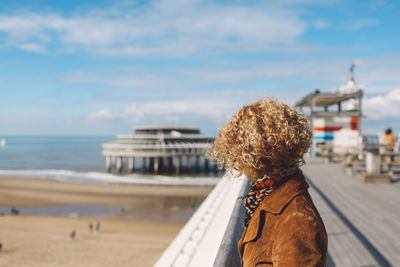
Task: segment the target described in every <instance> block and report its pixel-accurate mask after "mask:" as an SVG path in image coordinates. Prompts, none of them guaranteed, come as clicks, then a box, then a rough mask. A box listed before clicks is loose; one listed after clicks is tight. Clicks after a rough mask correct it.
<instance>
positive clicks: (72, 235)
mask: <svg viewBox="0 0 400 267" xmlns="http://www.w3.org/2000/svg"><path fill="white" fill-rule="evenodd" d="M69 236H70V237H71V240H73V239H74V238H75V236H76V230H75V229H73V230H72V231H71V233H70V234H69Z"/></svg>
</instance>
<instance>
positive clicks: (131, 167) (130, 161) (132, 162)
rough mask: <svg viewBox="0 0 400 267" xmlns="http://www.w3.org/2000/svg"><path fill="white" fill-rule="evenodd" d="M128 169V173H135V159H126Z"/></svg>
mask: <svg viewBox="0 0 400 267" xmlns="http://www.w3.org/2000/svg"><path fill="white" fill-rule="evenodd" d="M128 169H129V171H130V172H135V158H134V157H129V158H128Z"/></svg>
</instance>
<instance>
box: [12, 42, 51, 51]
mask: <svg viewBox="0 0 400 267" xmlns="http://www.w3.org/2000/svg"><path fill="white" fill-rule="evenodd" d="M17 46H18V47H19V48H20V49H22V50H25V51H29V52H36V53H44V52H45V48H44V47H43V46H42V45H39V44H37V43H22V44H20V45H17Z"/></svg>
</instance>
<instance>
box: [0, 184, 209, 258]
mask: <svg viewBox="0 0 400 267" xmlns="http://www.w3.org/2000/svg"><path fill="white" fill-rule="evenodd" d="M211 189H212V188H211V187H187V186H132V185H96V184H78V183H66V182H58V181H53V180H38V179H19V178H0V206H2V207H3V210H4V209H5V208H8V207H11V206H14V207H17V208H19V209H20V211H21V214H20V215H10V214H9V212H3V214H2V215H1V216H0V242H1V243H2V244H3V249H2V251H1V252H0V266H152V264H154V263H155V262H156V260H157V259H158V258H159V256H160V255H161V253H162V252H163V250H164V249H165V248H166V247H167V246H168V245H169V243H170V242H171V241H172V240H173V238H174V237H175V236H176V234H177V233H178V232H179V231H180V229H181V228H182V227H183V225H184V222H185V221H186V220H187V219H188V218H189V217H190V215H191V214H192V213H193V212H194V210H195V209H196V208H197V207H198V205H199V204H200V203H201V201H202V200H203V199H204V198H205V197H206V196H207V195H208V193H209V192H210V191H211ZM63 205H67V206H68V205H70V206H71V205H72V207H73V208H74V207H79V205H85V207H88V206H89V207H90V205H96V206H100V207H103V206H104V207H105V208H107V207H108V206H110V207H112V208H113V209H114V207H115V209H116V211H115V212H113V213H110V212H109V209H108V210H107V212H106V213H105V214H103V212H102V210H101V209H100V210H96V215H95V216H93V214H90V216H85V214H84V213H83V214H82V212H85V210H83V211H80V213H79V211H78V212H77V213H78V214H79V216H76V214H75V213H74V216H72V217H71V214H69V215H70V216H68V214H61V215H58V216H54V215H52V214H51V212H52V211H51V210H52V209H50V211H51V212H50V215H46V216H43V214H42V215H41V216H39V215H38V214H34V212H33V214H29V212H25V211H24V207H27V209H26V210H29V207H44V210H46V207H54V206H56V207H63ZM74 205H75V206H74ZM70 206H68V207H70ZM121 207H123V208H121ZM68 212H69V211H68ZM96 220H98V221H100V231H99V232H96V231H95V230H93V232H90V230H89V227H88V226H89V224H90V223H94V222H95V221H96ZM73 229H75V230H76V232H77V234H76V237H75V238H74V239H71V238H70V233H71V231H72V230H73Z"/></svg>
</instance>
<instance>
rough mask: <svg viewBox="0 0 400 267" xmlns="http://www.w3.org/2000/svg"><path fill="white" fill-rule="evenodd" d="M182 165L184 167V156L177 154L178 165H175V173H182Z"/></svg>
mask: <svg viewBox="0 0 400 267" xmlns="http://www.w3.org/2000/svg"><path fill="white" fill-rule="evenodd" d="M181 167H182V157H181V156H177V157H176V165H175V173H176V174H180V173H181Z"/></svg>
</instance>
